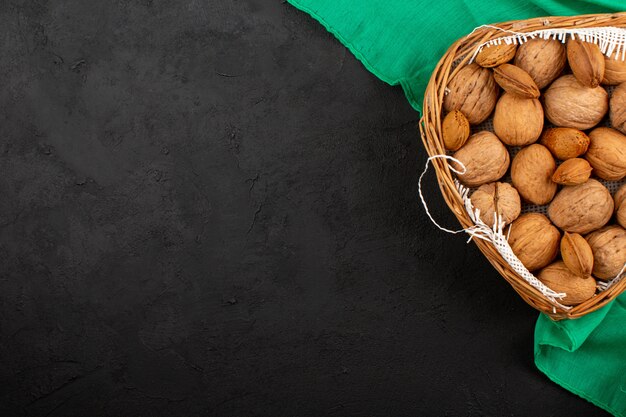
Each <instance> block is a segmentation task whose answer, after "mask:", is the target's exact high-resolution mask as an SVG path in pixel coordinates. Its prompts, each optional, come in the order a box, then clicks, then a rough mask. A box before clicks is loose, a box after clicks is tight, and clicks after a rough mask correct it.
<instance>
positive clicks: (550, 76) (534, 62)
mask: <svg viewBox="0 0 626 417" xmlns="http://www.w3.org/2000/svg"><path fill="white" fill-rule="evenodd" d="M566 59H567V56H566V53H565V46H564V45H563V44H562V43H561V42H559V41H557V40H554V39H540V38H535V39H529V40H528V41H526V42H525V43H523V44H521V45H520V46H519V47H518V48H517V53H516V54H515V65H517V66H518V67H520V68H521V69H523V70H524V71H526V72H527V73H528V74H530V76H531V77H532V78H533V80H535V83H536V84H537V87H539V89H542V88H544V87H545V86H547V85H548V84H550V83H551V82H552V81H553V80H554V79H555V78H556V77H558V76H559V74H560V73H561V71H563V67H564V66H565V61H566Z"/></svg>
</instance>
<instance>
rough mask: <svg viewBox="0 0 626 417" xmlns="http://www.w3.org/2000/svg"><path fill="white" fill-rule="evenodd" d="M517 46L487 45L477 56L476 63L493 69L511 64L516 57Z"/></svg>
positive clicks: (512, 44) (504, 44)
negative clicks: (507, 63) (506, 63)
mask: <svg viewBox="0 0 626 417" xmlns="http://www.w3.org/2000/svg"><path fill="white" fill-rule="evenodd" d="M516 51H517V45H515V44H514V43H510V44H507V43H504V42H502V43H501V44H499V45H485V46H484V47H483V48H482V49H481V50H480V52H478V54H477V55H476V63H477V64H478V65H480V66H481V67H485V68H493V67H497V66H498V65H500V64H504V63H505V62H509V61H510V60H512V59H513V57H514V56H515V52H516Z"/></svg>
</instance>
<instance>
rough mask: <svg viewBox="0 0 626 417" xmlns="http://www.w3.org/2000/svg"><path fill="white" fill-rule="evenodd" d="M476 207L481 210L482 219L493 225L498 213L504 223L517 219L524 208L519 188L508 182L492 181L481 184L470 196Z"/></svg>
mask: <svg viewBox="0 0 626 417" xmlns="http://www.w3.org/2000/svg"><path fill="white" fill-rule="evenodd" d="M470 200H471V201H472V205H473V206H474V208H476V209H479V210H480V219H481V220H482V221H483V222H484V223H485V224H486V225H488V226H490V227H492V226H493V225H494V222H495V220H496V214H497V215H498V216H499V217H501V218H502V221H503V223H504V225H507V224H509V223H511V222H512V221H513V220H515V219H517V217H518V216H519V215H520V212H521V210H522V204H521V202H520V198H519V194H518V193H517V190H516V189H515V188H513V187H512V186H511V184H508V183H506V182H492V183H489V184H483V185H481V186H480V187H479V188H478V189H477V190H476V191H474V193H473V194H472V196H471V197H470Z"/></svg>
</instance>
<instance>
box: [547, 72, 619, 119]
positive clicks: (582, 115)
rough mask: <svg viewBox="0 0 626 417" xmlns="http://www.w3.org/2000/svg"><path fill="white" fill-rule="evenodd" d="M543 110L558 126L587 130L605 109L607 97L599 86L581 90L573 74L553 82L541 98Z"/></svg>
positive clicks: (603, 113)
mask: <svg viewBox="0 0 626 417" xmlns="http://www.w3.org/2000/svg"><path fill="white" fill-rule="evenodd" d="M543 97H544V111H545V114H546V117H547V118H548V120H549V121H550V122H552V123H553V124H555V125H556V126H560V127H573V128H575V129H579V130H585V129H590V128H592V127H594V126H595V125H597V124H598V123H600V121H601V120H602V118H603V117H604V115H605V114H606V112H607V111H608V109H609V95H608V93H607V92H606V90H605V89H604V88H602V87H595V88H590V87H585V86H584V85H582V84H581V83H580V82H578V80H577V79H576V77H574V76H573V75H571V74H570V75H564V76H562V77H560V78H558V79H557V80H555V81H554V82H553V83H552V85H550V87H548V89H547V90H546V92H545V93H544V95H543Z"/></svg>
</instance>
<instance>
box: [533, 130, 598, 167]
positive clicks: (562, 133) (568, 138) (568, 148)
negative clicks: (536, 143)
mask: <svg viewBox="0 0 626 417" xmlns="http://www.w3.org/2000/svg"><path fill="white" fill-rule="evenodd" d="M541 144H542V145H543V146H545V147H546V148H548V149H549V150H550V152H552V155H554V157H555V158H557V159H560V160H561V161H565V160H567V159H570V158H576V157H577V156H580V155H582V154H584V153H585V152H587V148H588V147H589V137H588V136H587V135H585V132H581V131H580V130H578V129H573V128H571V127H553V128H551V129H546V130H545V131H544V132H543V134H542V135H541Z"/></svg>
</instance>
